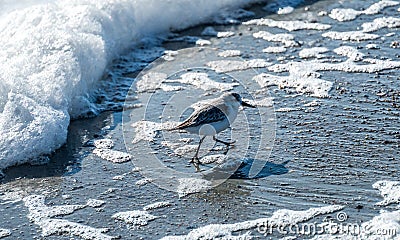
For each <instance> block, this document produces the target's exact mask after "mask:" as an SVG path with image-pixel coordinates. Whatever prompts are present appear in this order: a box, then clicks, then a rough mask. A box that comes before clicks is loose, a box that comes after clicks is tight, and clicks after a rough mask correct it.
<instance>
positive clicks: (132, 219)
mask: <svg viewBox="0 0 400 240" xmlns="http://www.w3.org/2000/svg"><path fill="white" fill-rule="evenodd" d="M169 206H171V204H170V203H169V202H156V203H152V204H149V205H147V206H144V207H143V210H134V211H126V212H119V213H116V214H114V215H112V218H113V219H115V220H120V221H124V222H125V223H127V224H130V225H132V226H134V227H139V226H145V225H147V224H148V223H149V222H150V221H153V220H155V219H157V218H159V217H158V216H154V215H152V214H150V213H149V212H148V211H149V210H154V209H159V208H164V207H169Z"/></svg>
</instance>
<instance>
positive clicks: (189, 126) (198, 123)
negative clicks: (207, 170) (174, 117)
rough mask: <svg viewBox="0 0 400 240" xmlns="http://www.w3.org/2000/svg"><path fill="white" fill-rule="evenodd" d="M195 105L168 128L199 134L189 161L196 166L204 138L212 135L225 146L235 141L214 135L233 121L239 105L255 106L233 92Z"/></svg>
mask: <svg viewBox="0 0 400 240" xmlns="http://www.w3.org/2000/svg"><path fill="white" fill-rule="evenodd" d="M196 105H197V106H199V107H197V108H196V109H195V110H194V112H193V113H192V114H191V115H190V116H189V117H188V118H187V119H186V120H184V121H183V122H181V123H179V124H178V125H177V126H175V127H173V128H171V129H169V130H170V131H173V130H185V131H187V132H189V133H193V134H198V135H200V142H199V145H198V147H197V149H196V153H195V155H194V157H193V158H192V159H191V161H190V162H191V163H194V164H197V166H198V164H199V163H200V160H199V157H198V155H199V150H200V147H201V144H202V143H203V141H204V139H205V138H206V137H207V136H212V137H213V140H214V141H216V142H219V143H222V144H225V145H226V146H230V145H232V144H234V143H235V142H236V141H232V142H226V141H223V140H220V139H218V138H216V137H215V135H216V134H218V133H219V132H221V131H223V130H225V129H227V128H228V127H229V126H230V125H231V124H232V123H233V121H235V119H236V117H237V114H238V111H239V107H240V106H243V107H250V108H255V107H256V106H253V105H251V104H249V103H247V102H245V101H243V100H242V97H241V96H240V94H238V93H235V92H228V93H224V94H222V95H221V96H220V97H218V98H215V99H212V100H210V101H208V102H206V103H205V102H199V103H197V104H196Z"/></svg>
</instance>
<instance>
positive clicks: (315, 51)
mask: <svg viewBox="0 0 400 240" xmlns="http://www.w3.org/2000/svg"><path fill="white" fill-rule="evenodd" d="M328 51H329V49H327V48H326V47H313V48H304V49H302V50H301V51H300V52H299V56H300V57H301V58H323V57H325V55H324V54H322V53H326V52H328Z"/></svg>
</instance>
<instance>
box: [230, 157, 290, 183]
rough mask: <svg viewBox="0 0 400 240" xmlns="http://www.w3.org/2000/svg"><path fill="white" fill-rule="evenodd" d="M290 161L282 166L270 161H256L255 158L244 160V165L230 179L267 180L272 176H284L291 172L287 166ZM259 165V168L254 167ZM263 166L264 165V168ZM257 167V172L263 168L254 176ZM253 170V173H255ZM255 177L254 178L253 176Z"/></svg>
mask: <svg viewBox="0 0 400 240" xmlns="http://www.w3.org/2000/svg"><path fill="white" fill-rule="evenodd" d="M289 162H290V160H288V161H285V162H283V163H280V164H276V163H273V162H268V161H261V160H256V159H253V158H245V159H243V160H242V163H241V164H240V166H239V167H238V169H237V170H236V171H235V172H234V173H233V175H232V176H231V177H230V178H231V179H257V178H265V177H268V176H271V175H282V174H286V173H288V172H289V169H288V168H287V167H286V164H287V163H289ZM255 164H257V165H258V166H254V165H255ZM261 164H264V165H263V166H262V165H261ZM253 166H254V167H255V168H256V169H255V170H258V168H260V167H262V168H261V170H258V172H257V173H256V174H255V175H254V174H253V173H251V169H252V167H253ZM255 170H253V172H254V171H255ZM253 175H254V176H253Z"/></svg>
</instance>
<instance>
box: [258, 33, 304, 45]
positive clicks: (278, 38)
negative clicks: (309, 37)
mask: <svg viewBox="0 0 400 240" xmlns="http://www.w3.org/2000/svg"><path fill="white" fill-rule="evenodd" d="M253 37H255V38H261V39H263V40H265V41H269V42H280V43H282V44H283V45H284V46H285V47H295V46H298V45H299V44H298V43H297V42H296V41H294V36H293V34H289V33H277V34H272V33H270V32H267V31H259V32H256V33H253Z"/></svg>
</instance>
